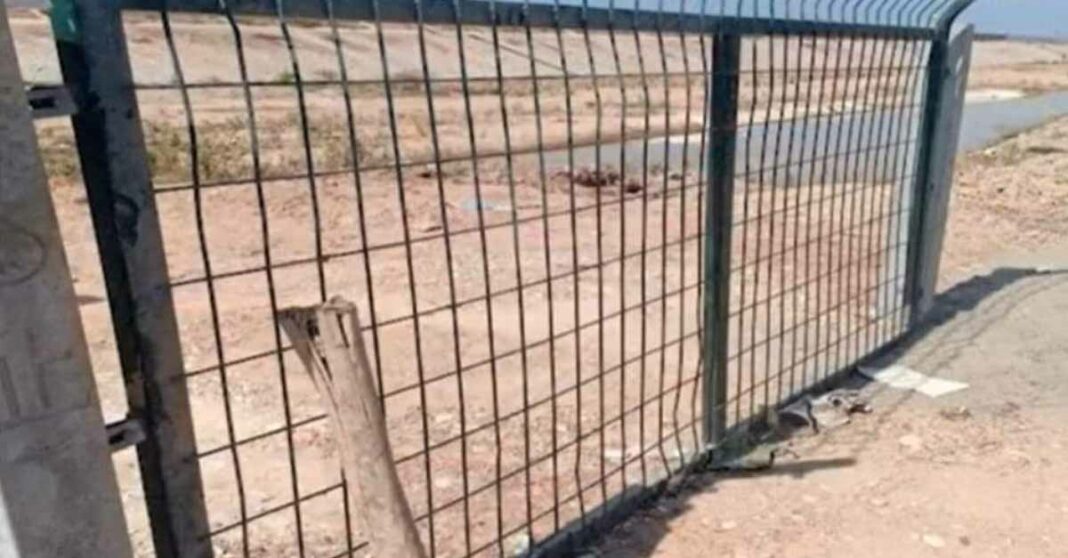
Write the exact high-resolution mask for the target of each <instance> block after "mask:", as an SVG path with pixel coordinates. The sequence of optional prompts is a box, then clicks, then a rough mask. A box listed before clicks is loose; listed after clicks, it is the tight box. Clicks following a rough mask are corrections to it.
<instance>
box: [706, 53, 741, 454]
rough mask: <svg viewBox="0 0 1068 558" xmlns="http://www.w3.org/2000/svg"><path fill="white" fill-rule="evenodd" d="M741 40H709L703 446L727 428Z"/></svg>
mask: <svg viewBox="0 0 1068 558" xmlns="http://www.w3.org/2000/svg"><path fill="white" fill-rule="evenodd" d="M740 58H741V39H740V37H739V35H736V34H727V33H722V32H720V33H716V35H715V36H714V37H713V39H712V76H711V78H710V79H711V83H710V87H709V89H710V93H709V95H708V98H707V99H706V100H705V102H707V103H711V107H710V108H711V110H710V111H709V112H710V114H711V123H708V124H706V126H709V132H708V133H709V142H708V153H707V154H706V156H707V157H708V161H707V168H708V195H707V196H706V198H705V199H706V202H705V203H706V207H705V239H706V241H705V269H704V284H705V300H704V305H705V306H704V339H702V345H703V347H704V405H705V408H704V433H705V444H706V447H709V448H710V447H712V446H713V445H714V444H716V443H717V442H718V441H719V440H720V439H721V438H722V436H723V432H724V431H725V429H726V424H727V330H728V322H727V316H728V314H729V312H730V292H731V289H730V270H731V229H732V225H733V219H732V217H733V205H734V203H733V201H734V157H735V143H736V141H737V123H738V71H739V67H740V65H741V63H740Z"/></svg>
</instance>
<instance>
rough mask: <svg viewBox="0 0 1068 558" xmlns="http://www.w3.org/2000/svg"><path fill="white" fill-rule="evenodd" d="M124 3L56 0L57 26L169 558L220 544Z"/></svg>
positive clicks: (130, 394) (157, 525) (162, 553)
mask: <svg viewBox="0 0 1068 558" xmlns="http://www.w3.org/2000/svg"><path fill="white" fill-rule="evenodd" d="M118 5H119V3H116V2H97V1H94V0H54V1H53V3H52V12H51V17H52V30H53V35H54V36H55V38H56V49H57V52H58V54H59V62H60V66H61V68H62V70H63V78H64V81H65V82H66V84H67V86H68V87H69V89H70V91H71V93H72V95H73V97H74V100H75V103H76V104H77V107H78V112H77V114H75V115H74V117H73V118H72V119H71V120H72V122H73V125H74V135H75V141H76V144H77V147H78V158H79V160H80V162H81V168H82V176H83V178H84V181H85V188H86V192H87V197H88V199H89V208H90V213H91V215H92V219H93V228H94V231H95V233H96V241H97V247H98V249H99V252H100V261H101V265H102V267H103V272H104V282H105V286H106V288H107V294H108V300H109V302H110V304H111V315H112V325H113V327H114V330H115V341H116V345H117V346H118V353H119V362H120V364H121V366H122V373H123V378H124V380H125V382H126V397H127V403H128V405H129V409H130V414H131V416H135V417H137V418H138V419H139V420H140V421H142V423H143V426H144V434H145V439H144V441H143V442H141V443H139V444H137V457H138V462H139V465H140V469H141V479H142V483H143V485H144V489H145V500H146V507H147V508H148V514H149V518H150V520H151V525H152V538H153V542H154V545H155V551H156V555H157V556H159V557H160V558H171V557H177V556H181V557H198V558H199V557H206V556H211V555H212V547H211V542H210V539H209V538H208V537H206V536H205V535H206V534H207V533H208V532H209V526H208V519H207V510H206V507H205V504H204V495H203V486H202V484H201V477H200V466H199V462H198V460H197V458H196V455H197V452H196V443H195V437H194V432H193V423H192V415H191V410H190V404H189V394H188V391H187V388H186V383H185V378H184V373H185V366H184V364H183V361H182V347H181V341H180V338H179V335H178V325H177V320H176V318H175V313H174V304H173V301H172V298H171V292H170V287H169V275H168V272H167V261H166V258H165V256H164V250H163V238H162V232H161V229H160V222H159V216H158V215H157V212H156V205H155V198H154V193H153V188H152V183H151V174H150V172H149V168H148V157H147V155H146V149H145V141H144V137H143V132H142V130H141V119H140V115H139V114H138V107H137V98H136V92H135V91H134V87H133V76H132V73H131V70H130V60H129V54H128V52H127V50H126V39H125V36H124V33H123V26H122V18H121V13H120V12H119V7H118Z"/></svg>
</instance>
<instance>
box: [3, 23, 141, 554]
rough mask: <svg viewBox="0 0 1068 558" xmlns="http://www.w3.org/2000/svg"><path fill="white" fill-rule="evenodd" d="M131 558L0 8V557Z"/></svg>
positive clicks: (83, 345)
mask: <svg viewBox="0 0 1068 558" xmlns="http://www.w3.org/2000/svg"><path fill="white" fill-rule="evenodd" d="M130 555H131V550H130V539H129V534H128V533H127V530H126V522H125V518H124V517H123V512H122V501H121V499H120V497H119V490H118V485H117V482H116V480H115V471H114V467H113V465H112V462H111V456H110V452H109V451H108V445H107V439H106V437H105V433H104V421H103V417H102V416H101V412H100V405H99V404H98V402H97V395H96V385H95V383H94V380H93V374H92V369H91V368H90V365H89V355H88V353H87V349H86V343H85V336H84V333H83V331H82V328H81V321H80V317H79V315H78V307H77V303H76V300H75V297H74V289H73V287H72V284H71V278H70V271H69V270H68V268H67V261H66V258H65V256H64V253H63V242H62V239H61V238H60V235H59V228H58V225H57V223H56V216H55V212H54V210H53V207H52V199H51V197H50V196H49V191H48V182H47V180H46V177H45V174H44V168H43V166H42V164H41V160H40V157H39V155H38V152H37V142H36V137H35V134H34V129H33V122H32V119H31V115H30V112H29V109H28V106H27V104H26V95H25V92H24V90H23V84H22V79H21V77H20V76H19V69H18V63H17V60H16V58H15V51H14V45H13V43H12V38H11V31H10V29H9V27H8V24H7V13H6V8H5V7H4V3H3V2H0V558H29V557H34V558H36V557H40V558H60V557H83V556H84V557H87V558H88V557H108V558H123V557H129V556H130Z"/></svg>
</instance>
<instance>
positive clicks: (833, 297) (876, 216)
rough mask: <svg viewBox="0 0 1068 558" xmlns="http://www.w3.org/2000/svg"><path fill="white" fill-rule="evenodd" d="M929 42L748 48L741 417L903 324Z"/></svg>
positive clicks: (733, 327) (734, 328)
mask: <svg viewBox="0 0 1068 558" xmlns="http://www.w3.org/2000/svg"><path fill="white" fill-rule="evenodd" d="M927 48H928V47H927V43H926V42H925V41H916V40H909V39H901V38H894V37H870V36H864V35H858V36H850V37H842V36H839V37H827V36H820V35H774V34H773V35H768V36H765V37H761V38H754V39H752V40H749V41H747V42H746V44H744V45H743V46H742V49H743V57H742V65H743V66H742V70H741V73H740V81H741V87H740V89H741V92H742V93H741V100H740V103H739V107H738V111H739V112H738V114H739V117H738V118H739V136H738V140H737V141H738V147H737V162H736V171H737V172H736V174H735V177H736V184H735V200H734V203H733V210H734V211H733V218H732V226H733V228H734V234H733V244H732V252H733V255H732V261H731V272H732V279H731V287H732V293H731V309H730V314H729V318H728V320H729V322H730V325H729V327H730V334H729V337H730V347H729V349H728V354H729V363H730V364H729V378H730V383H731V385H730V387H729V390H728V394H729V395H728V399H729V401H728V402H727V403H726V405H727V407H728V408H727V411H728V414H729V415H732V416H733V422H735V423H737V422H739V421H743V420H745V419H746V418H748V417H750V416H753V415H754V414H756V413H757V412H759V411H760V410H761V409H762V408H765V407H768V406H775V405H777V404H779V403H781V402H783V401H785V400H787V399H789V398H790V397H793V396H795V395H796V394H798V393H799V392H800V391H803V390H805V389H807V388H810V387H812V386H813V385H814V384H816V383H818V382H820V381H822V380H824V379H825V378H827V377H828V376H829V375H831V374H833V373H835V372H837V371H839V370H842V369H844V368H848V367H849V366H851V365H852V364H853V363H855V362H857V361H858V360H860V359H861V358H862V357H864V356H866V355H868V354H870V353H871V352H872V351H874V350H875V349H877V348H879V347H881V346H883V345H884V344H886V343H887V342H888V341H890V340H892V339H894V338H895V337H897V336H899V335H900V334H901V333H903V332H904V330H905V328H906V326H907V322H906V317H907V307H906V306H907V305H906V300H905V259H906V251H907V244H908V238H909V232H908V230H907V226H908V216H909V215H910V214H911V210H912V207H911V206H912V203H911V189H912V187H913V183H914V179H915V154H916V152H915V150H916V147H917V145H918V143H919V139H918V134H919V121H920V116H921V113H920V108H919V107H920V104H921V103H920V101H921V95H920V94H919V93H920V90H921V87H920V85H921V84H922V79H923V76H924V75H925V72H926V60H927V56H926V54H927Z"/></svg>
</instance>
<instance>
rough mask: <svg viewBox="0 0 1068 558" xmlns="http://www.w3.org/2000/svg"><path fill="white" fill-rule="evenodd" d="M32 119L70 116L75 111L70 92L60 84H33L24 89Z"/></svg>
mask: <svg viewBox="0 0 1068 558" xmlns="http://www.w3.org/2000/svg"><path fill="white" fill-rule="evenodd" d="M26 100H27V101H29V103H30V109H31V110H32V111H33V117H34V119H37V118H54V117H57V116H71V115H73V114H74V113H75V112H77V110H76V108H75V106H74V101H73V100H71V97H70V92H69V91H67V88H66V87H63V86H62V85H56V86H53V85H35V86H33V87H30V88H29V89H27V90H26Z"/></svg>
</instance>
